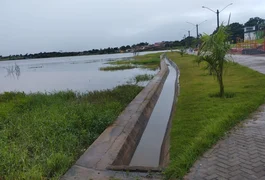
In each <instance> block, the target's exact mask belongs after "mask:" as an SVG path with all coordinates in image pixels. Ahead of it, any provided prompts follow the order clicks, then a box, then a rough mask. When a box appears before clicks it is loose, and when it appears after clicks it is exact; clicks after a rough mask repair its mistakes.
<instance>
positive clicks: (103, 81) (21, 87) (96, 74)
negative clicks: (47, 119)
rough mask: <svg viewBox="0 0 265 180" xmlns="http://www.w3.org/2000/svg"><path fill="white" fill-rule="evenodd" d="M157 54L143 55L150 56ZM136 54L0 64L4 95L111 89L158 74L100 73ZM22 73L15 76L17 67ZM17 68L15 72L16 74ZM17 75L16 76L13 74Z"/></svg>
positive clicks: (138, 71)
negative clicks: (8, 92)
mask: <svg viewBox="0 0 265 180" xmlns="http://www.w3.org/2000/svg"><path fill="white" fill-rule="evenodd" d="M148 53H155V52H143V53H141V54H148ZM131 57H133V54H132V53H124V54H110V55H93V56H75V57H60V58H45V59H29V60H13V61H0V83H1V86H0V93H3V92H5V91H23V92H25V93H30V92H53V91H60V90H73V91H79V92H86V91H93V90H103V89H111V88H114V87H116V86H118V85H122V84H126V83H127V82H128V81H130V80H131V79H132V78H133V77H134V76H136V75H138V74H146V73H147V74H155V73H157V71H150V70H146V69H140V68H135V69H130V70H121V71H100V70H99V68H100V67H103V66H109V65H108V64H106V63H107V62H109V61H113V60H120V59H123V58H128V59H130V58H131ZM16 65H17V66H18V67H19V70H20V71H19V72H17V71H16V72H15V71H14V69H15V66H16ZM12 68H13V70H12ZM11 72H14V73H11Z"/></svg>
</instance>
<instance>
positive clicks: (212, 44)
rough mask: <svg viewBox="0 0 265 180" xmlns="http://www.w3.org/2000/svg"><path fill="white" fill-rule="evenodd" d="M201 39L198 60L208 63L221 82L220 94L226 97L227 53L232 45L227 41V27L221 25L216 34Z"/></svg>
mask: <svg viewBox="0 0 265 180" xmlns="http://www.w3.org/2000/svg"><path fill="white" fill-rule="evenodd" d="M201 40H202V45H201V47H200V49H199V52H198V59H197V62H198V63H201V62H206V63H207V67H208V69H210V70H211V72H212V74H213V75H214V76H216V78H217V81H218V83H219V88H220V91H219V95H220V97H224V83H223V73H224V64H225V63H226V62H227V59H226V54H227V52H228V51H229V50H230V45H229V44H228V43H227V40H228V35H227V33H226V28H225V27H224V26H223V25H221V26H220V27H219V29H218V31H217V32H216V33H215V34H213V35H211V36H209V35H204V36H202V38H201Z"/></svg>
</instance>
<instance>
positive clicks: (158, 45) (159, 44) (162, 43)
mask: <svg viewBox="0 0 265 180" xmlns="http://www.w3.org/2000/svg"><path fill="white" fill-rule="evenodd" d="M154 46H155V47H165V43H164V42H157V43H155V44H154Z"/></svg>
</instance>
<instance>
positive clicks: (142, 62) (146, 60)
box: [100, 53, 161, 71]
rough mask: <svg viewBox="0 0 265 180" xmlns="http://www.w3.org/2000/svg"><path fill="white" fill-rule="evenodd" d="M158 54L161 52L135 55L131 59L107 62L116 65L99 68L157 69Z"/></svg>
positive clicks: (109, 69)
mask: <svg viewBox="0 0 265 180" xmlns="http://www.w3.org/2000/svg"><path fill="white" fill-rule="evenodd" d="M160 55H161V53H155V54H148V55H144V56H135V57H134V59H133V60H120V61H114V62H110V63H108V64H111V65H116V66H106V67H102V68H100V70H103V71H113V70H125V69H132V68H137V67H139V68H144V69H150V70H156V69H158V67H159V65H160Z"/></svg>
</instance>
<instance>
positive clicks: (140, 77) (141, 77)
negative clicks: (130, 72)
mask: <svg viewBox="0 0 265 180" xmlns="http://www.w3.org/2000/svg"><path fill="white" fill-rule="evenodd" d="M153 78H154V75H152V74H143V75H137V76H135V78H134V80H135V82H136V84H137V83H138V82H142V81H149V80H151V79H153Z"/></svg>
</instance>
